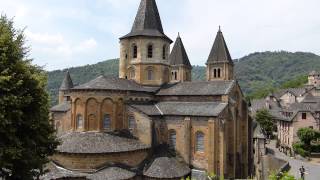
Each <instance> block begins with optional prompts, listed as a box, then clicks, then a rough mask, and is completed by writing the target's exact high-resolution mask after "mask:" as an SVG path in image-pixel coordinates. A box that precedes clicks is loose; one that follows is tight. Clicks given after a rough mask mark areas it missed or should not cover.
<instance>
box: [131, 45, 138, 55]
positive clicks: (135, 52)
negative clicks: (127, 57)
mask: <svg viewBox="0 0 320 180" xmlns="http://www.w3.org/2000/svg"><path fill="white" fill-rule="evenodd" d="M132 48H133V49H132V52H133V54H132V56H133V58H137V57H138V46H137V45H135V44H134V45H133V47H132Z"/></svg>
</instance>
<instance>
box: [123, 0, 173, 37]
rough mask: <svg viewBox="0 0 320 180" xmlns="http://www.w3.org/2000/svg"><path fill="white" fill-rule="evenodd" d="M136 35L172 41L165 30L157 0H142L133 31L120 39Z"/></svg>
mask: <svg viewBox="0 0 320 180" xmlns="http://www.w3.org/2000/svg"><path fill="white" fill-rule="evenodd" d="M134 36H151V37H161V38H165V39H167V40H169V41H170V42H172V40H171V39H170V38H169V37H167V36H166V35H165V34H164V32H163V28H162V23H161V18H160V15H159V11H158V7H157V4H156V1H155V0H141V2H140V6H139V9H138V13H137V15H136V18H135V20H134V23H133V26H132V29H131V32H130V33H129V34H127V35H125V36H123V37H121V38H120V39H124V38H128V37H134Z"/></svg>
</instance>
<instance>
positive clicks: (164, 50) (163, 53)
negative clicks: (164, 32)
mask: <svg viewBox="0 0 320 180" xmlns="http://www.w3.org/2000/svg"><path fill="white" fill-rule="evenodd" d="M166 56H167V46H166V45H163V47H162V59H166Z"/></svg>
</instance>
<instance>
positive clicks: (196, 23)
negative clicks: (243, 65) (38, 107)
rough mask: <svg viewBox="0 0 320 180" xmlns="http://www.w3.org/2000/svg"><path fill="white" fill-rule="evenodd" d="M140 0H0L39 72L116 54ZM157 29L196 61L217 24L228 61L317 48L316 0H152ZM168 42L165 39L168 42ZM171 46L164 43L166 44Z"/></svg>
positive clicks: (1, 8)
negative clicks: (180, 43)
mask: <svg viewBox="0 0 320 180" xmlns="http://www.w3.org/2000/svg"><path fill="white" fill-rule="evenodd" d="M139 3H140V0H0V13H1V14H5V15H7V16H8V17H9V18H14V22H15V27H16V28H18V29H24V32H25V35H26V39H27V41H26V43H27V46H29V47H30V48H31V52H30V55H29V56H30V58H33V59H34V61H33V63H35V64H37V65H40V66H43V67H44V68H45V69H46V70H56V69H64V68H70V67H74V66H80V65H87V64H94V63H97V62H100V61H103V60H107V59H113V58H118V57H119V37H121V36H123V35H125V34H127V33H129V32H130V30H131V27H132V24H133V21H134V18H135V15H136V13H137V9H138V6H139ZM157 4H158V9H159V12H160V16H161V19H162V24H163V28H164V31H165V33H166V34H167V35H168V36H169V37H170V38H171V39H172V40H175V39H176V37H177V34H178V32H180V35H181V37H182V40H183V42H184V45H185V47H186V50H187V53H188V56H189V59H190V61H191V63H192V64H193V65H204V64H205V62H206V60H207V58H208V55H209V52H210V49H211V47H212V44H213V41H214V38H215V36H216V33H217V31H218V27H219V25H220V26H221V29H222V32H223V33H224V37H225V39H226V42H227V44H228V47H229V51H230V53H231V56H232V57H233V59H236V58H241V57H243V56H245V55H248V54H250V53H253V52H262V51H280V50H285V51H291V52H296V51H305V52H312V53H315V54H318V55H319V54H320V13H319V7H320V1H319V0H157ZM172 46H173V45H172ZM172 46H171V48H172Z"/></svg>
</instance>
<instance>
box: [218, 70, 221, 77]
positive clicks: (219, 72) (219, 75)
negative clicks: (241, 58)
mask: <svg viewBox="0 0 320 180" xmlns="http://www.w3.org/2000/svg"><path fill="white" fill-rule="evenodd" d="M220 77H221V69H220V68H219V69H218V78H220Z"/></svg>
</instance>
